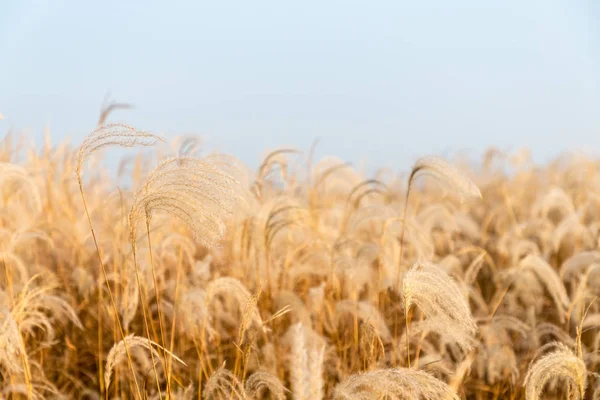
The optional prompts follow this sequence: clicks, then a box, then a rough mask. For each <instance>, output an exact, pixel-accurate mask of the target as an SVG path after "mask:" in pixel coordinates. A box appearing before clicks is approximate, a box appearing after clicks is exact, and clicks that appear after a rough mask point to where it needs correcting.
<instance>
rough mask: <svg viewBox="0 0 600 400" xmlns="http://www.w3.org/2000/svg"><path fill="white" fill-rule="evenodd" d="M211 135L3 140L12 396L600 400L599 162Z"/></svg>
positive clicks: (5, 330) (4, 366) (4, 387)
mask: <svg viewBox="0 0 600 400" xmlns="http://www.w3.org/2000/svg"><path fill="white" fill-rule="evenodd" d="M122 106H123V105H118V104H115V105H113V107H122ZM109 111H110V110H109ZM107 115H108V112H107V113H106V114H103V115H102V116H101V118H100V123H104V121H105V119H106V118H107ZM198 143H199V142H198V141H196V140H194V139H191V138H187V139H184V140H182V141H180V142H179V145H172V146H170V147H169V146H167V145H164V144H162V143H161V139H160V138H159V137H157V136H155V135H153V134H150V133H145V132H141V131H138V130H136V129H134V128H132V127H129V126H125V125H114V124H113V125H101V126H98V128H97V129H95V130H94V131H93V132H92V133H91V134H90V135H89V136H88V137H87V138H86V139H85V140H84V141H83V143H82V144H81V146H79V147H78V148H77V149H72V148H70V147H69V146H68V145H67V144H60V145H58V146H55V147H52V146H50V144H49V143H46V145H45V146H44V148H43V149H41V150H36V149H34V148H30V147H27V146H25V145H23V144H22V143H20V142H19V143H15V141H14V139H13V138H11V137H7V138H6V139H5V140H4V141H3V142H2V143H1V145H0V246H1V247H0V269H1V271H0V398H10V399H20V398H35V399H38V398H39V399H44V398H46V399H47V398H50V399H54V398H56V399H59V398H85V399H112V398H120V399H127V398H132V399H146V398H149V399H262V398H271V399H286V398H288V399H306V400H312V399H314V400H320V399H475V400H483V399H534V400H535V399H540V398H544V399H562V398H570V399H583V398H585V399H598V398H600V389H599V388H600V375H598V373H597V371H598V370H599V367H598V366H599V361H600V357H599V355H600V353H599V352H600V303H599V302H597V301H595V299H596V297H597V296H598V295H600V248H599V247H600V174H599V173H598V169H599V168H600V161H598V160H596V159H592V158H585V157H582V156H580V157H577V158H575V157H567V156H565V157H562V158H559V159H557V160H555V161H553V162H551V163H549V164H548V165H545V166H543V167H536V166H534V165H532V164H531V163H530V162H529V161H528V160H527V158H526V157H525V156H524V155H523V154H518V155H517V157H512V156H511V155H507V154H503V153H501V152H499V151H495V150H494V151H490V152H488V153H487V154H486V155H485V157H484V159H483V161H482V163H481V167H477V168H469V167H468V166H467V165H462V164H460V163H458V162H455V163H449V162H448V161H446V160H443V159H440V158H437V157H431V156H429V157H425V158H422V159H420V160H418V161H417V163H416V164H415V165H414V167H413V168H412V170H411V171H407V173H406V174H405V175H397V174H395V173H391V172H390V171H387V170H381V171H378V172H377V173H376V174H375V176H373V177H367V176H364V175H363V174H361V173H360V172H358V171H356V170H354V169H353V168H352V167H351V166H350V165H349V164H347V163H344V162H343V161H341V160H338V159H335V158H325V159H323V160H321V161H314V160H313V155H312V150H311V152H310V154H309V155H308V156H306V157H305V156H304V155H303V154H302V153H301V152H299V151H298V150H295V149H280V150H275V151H273V152H271V153H269V154H267V156H266V157H265V158H264V161H263V162H262V163H261V165H260V167H259V168H258V169H257V171H252V170H250V169H249V168H247V167H246V166H245V165H243V164H242V163H241V162H240V161H239V160H237V159H235V158H234V157H232V156H230V155H225V154H209V155H207V156H204V157H196V156H194V154H195V153H197V149H198ZM111 146H121V147H123V146H124V147H134V146H149V147H152V148H153V150H151V151H150V152H149V154H148V152H147V153H145V154H147V155H145V156H142V155H139V156H137V157H136V158H131V159H126V160H124V161H123V162H122V163H121V166H120V168H119V170H120V171H121V172H120V173H121V174H123V175H124V178H125V179H124V181H125V182H127V184H123V185H121V187H119V186H118V185H117V183H116V182H115V181H114V180H113V179H112V178H111V177H110V174H109V173H108V172H107V171H105V170H104V169H102V168H101V167H100V166H99V165H100V164H99V162H100V160H101V159H102V158H101V152H100V151H99V150H105V151H107V152H110V147H111ZM457 161H460V160H457ZM153 166H154V167H153ZM507 171H509V172H507ZM428 177H433V178H434V179H429V178H428Z"/></svg>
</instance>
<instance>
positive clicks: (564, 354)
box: [524, 342, 588, 400]
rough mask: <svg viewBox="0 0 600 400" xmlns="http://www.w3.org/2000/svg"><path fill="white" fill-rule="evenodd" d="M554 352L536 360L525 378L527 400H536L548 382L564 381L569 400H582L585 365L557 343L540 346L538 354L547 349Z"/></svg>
mask: <svg viewBox="0 0 600 400" xmlns="http://www.w3.org/2000/svg"><path fill="white" fill-rule="evenodd" d="M551 347H554V348H555V350H554V351H552V352H550V353H548V354H546V355H545V356H543V357H541V358H540V359H539V360H537V361H536V362H535V363H534V364H533V365H531V367H530V368H529V371H528V372H527V376H526V377H525V382H524V386H525V388H526V389H525V390H526V395H527V400H538V399H540V398H541V395H542V393H543V391H544V387H545V386H546V384H547V383H548V382H553V381H556V380H559V379H560V380H564V381H566V382H567V384H568V385H569V388H570V389H571V391H570V392H571V396H570V397H569V399H583V397H584V395H585V389H586V387H587V374H588V372H587V369H586V367H585V363H584V362H583V360H582V359H581V358H579V357H577V356H576V355H575V354H573V352H572V351H571V349H569V348H568V347H567V346H565V345H564V344H562V343H559V342H553V343H548V344H547V345H545V346H542V347H541V348H540V350H539V351H538V354H539V353H540V352H542V351H544V350H547V349H548V348H551Z"/></svg>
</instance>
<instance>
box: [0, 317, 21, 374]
mask: <svg viewBox="0 0 600 400" xmlns="http://www.w3.org/2000/svg"><path fill="white" fill-rule="evenodd" d="M21 347H22V343H21V333H20V332H19V326H18V325H17V322H16V321H15V320H14V318H13V316H12V315H11V313H10V311H9V310H8V309H6V308H3V309H0V366H1V367H4V368H5V369H6V370H7V371H8V372H12V373H16V372H21V371H23V365H22V364H21V357H20V354H21ZM25 356H26V355H25Z"/></svg>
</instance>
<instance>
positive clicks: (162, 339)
mask: <svg viewBox="0 0 600 400" xmlns="http://www.w3.org/2000/svg"><path fill="white" fill-rule="evenodd" d="M146 236H147V237H148V251H149V252H150V267H151V269H152V280H153V281H154V297H155V298H156V309H157V310H158V326H159V329H160V342H161V343H160V345H161V347H162V353H163V360H164V361H163V362H164V365H165V368H166V369H167V370H168V363H167V350H166V346H165V343H166V341H165V329H164V327H163V318H162V312H161V311H160V303H161V301H160V291H159V290H158V280H157V279H156V270H155V268H154V257H153V255H152V241H151V240H150V218H149V216H148V213H147V212H146ZM167 395H168V397H169V398H170V397H171V377H170V375H169V374H168V373H167Z"/></svg>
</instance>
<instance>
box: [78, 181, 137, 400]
mask: <svg viewBox="0 0 600 400" xmlns="http://www.w3.org/2000/svg"><path fill="white" fill-rule="evenodd" d="M77 179H78V182H79V192H80V193H81V200H82V201H83V208H84V210H85V215H86V217H87V220H88V224H89V226H90V231H91V232H92V238H93V239H94V245H95V246H96V253H97V254H98V260H99V261H100V269H101V270H102V275H103V276H104V282H105V283H106V287H107V288H108V294H109V297H110V302H111V305H112V308H113V312H114V315H115V317H114V318H115V320H116V321H117V325H118V326H119V332H120V333H121V339H122V340H123V344H124V345H125V352H126V353H127V362H128V363H129V368H130V369H131V374H132V375H133V382H134V384H135V389H136V391H137V394H138V396H139V398H140V399H141V398H142V392H141V391H140V386H139V385H138V382H137V379H136V378H135V369H134V368H133V361H132V360H131V354H130V353H129V348H128V346H127V341H126V340H125V334H124V332H123V326H122V325H121V320H120V319H119V311H118V309H117V304H116V303H115V298H114V297H113V294H112V290H111V288H110V283H109V282H108V274H107V273H106V268H104V261H102V254H101V253H100V246H98V240H97V239H96V233H95V232H94V227H93V225H92V219H91V218H90V212H89V210H88V206H87V202H86V201H85V195H84V194H83V184H82V182H81V176H79V175H77ZM100 290H101V288H100ZM105 389H106V391H105V393H106V398H107V399H108V388H105Z"/></svg>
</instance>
